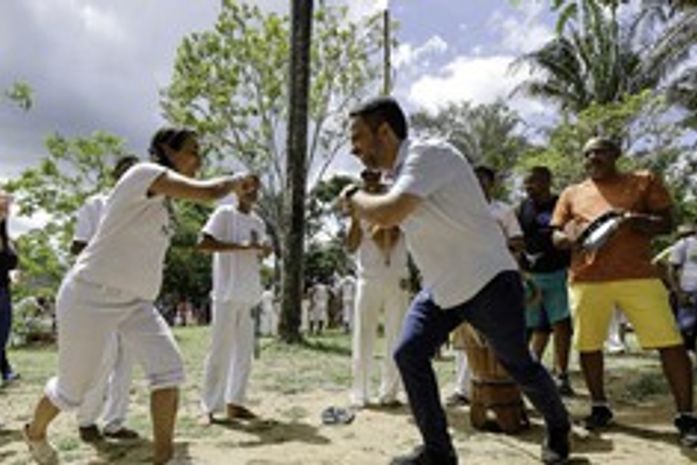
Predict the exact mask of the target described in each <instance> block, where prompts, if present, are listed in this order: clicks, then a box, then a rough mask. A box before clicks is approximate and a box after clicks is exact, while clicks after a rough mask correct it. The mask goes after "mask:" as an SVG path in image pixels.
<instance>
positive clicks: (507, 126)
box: [411, 101, 530, 178]
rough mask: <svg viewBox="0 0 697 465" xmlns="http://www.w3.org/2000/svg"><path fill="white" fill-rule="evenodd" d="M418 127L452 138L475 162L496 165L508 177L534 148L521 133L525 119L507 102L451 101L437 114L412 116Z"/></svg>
mask: <svg viewBox="0 0 697 465" xmlns="http://www.w3.org/2000/svg"><path fill="white" fill-rule="evenodd" d="M411 124H412V127H413V128H414V131H415V132H416V133H417V134H419V135H421V136H429V137H439V138H443V139H446V140H448V141H449V142H450V143H452V144H453V145H454V146H455V147H457V148H458V149H460V150H461V151H462V153H463V154H465V156H466V157H467V158H468V160H469V161H470V163H472V164H474V165H479V164H485V165H488V166H490V167H492V168H494V169H495V170H496V171H497V172H498V173H499V175H500V177H501V178H507V177H508V176H509V175H510V174H511V171H512V168H513V167H514V166H515V164H516V163H517V161H518V158H519V157H520V156H521V155H523V154H524V153H525V151H526V150H528V149H529V148H530V144H529V143H528V141H527V140H526V138H525V137H524V136H523V135H521V124H522V121H521V119H520V117H519V116H518V114H517V113H516V112H514V111H513V110H511V109H510V108H509V107H507V106H506V105H505V104H504V103H503V102H501V101H499V102H495V103H493V104H489V105H478V106H474V107H473V106H472V105H470V104H469V103H468V102H460V103H456V104H455V103H451V104H449V105H447V106H446V107H444V108H443V109H441V110H440V111H438V112H437V113H436V114H428V113H426V112H418V113H416V114H414V115H413V116H412V118H411Z"/></svg>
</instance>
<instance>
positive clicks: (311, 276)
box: [304, 237, 351, 283]
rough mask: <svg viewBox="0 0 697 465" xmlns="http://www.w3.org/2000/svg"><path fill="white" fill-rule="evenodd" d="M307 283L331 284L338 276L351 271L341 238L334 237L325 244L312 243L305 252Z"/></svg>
mask: <svg viewBox="0 0 697 465" xmlns="http://www.w3.org/2000/svg"><path fill="white" fill-rule="evenodd" d="M304 269H305V282H306V283H311V282H324V283H329V282H330V281H331V280H332V279H333V277H334V276H335V275H336V274H337V273H338V274H341V275H343V274H345V273H346V272H347V271H348V270H349V269H351V262H350V259H349V256H348V255H347V253H346V247H345V246H344V243H343V240H342V238H341V237H333V238H331V239H330V240H328V241H325V242H319V241H316V242H311V243H310V244H308V246H307V250H306V252H305V264H304Z"/></svg>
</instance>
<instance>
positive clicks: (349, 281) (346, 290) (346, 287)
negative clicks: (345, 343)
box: [337, 274, 356, 333]
mask: <svg viewBox="0 0 697 465" xmlns="http://www.w3.org/2000/svg"><path fill="white" fill-rule="evenodd" d="M337 284H338V286H337V287H338V289H339V293H340V294H341V304H342V306H341V321H342V323H343V325H344V332H346V333H349V332H351V330H352V329H353V320H354V306H355V302H356V279H355V278H354V277H353V276H352V275H350V274H347V275H346V276H344V277H343V278H341V279H340V280H339V282H338V283H337Z"/></svg>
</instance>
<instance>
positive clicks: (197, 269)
mask: <svg viewBox="0 0 697 465" xmlns="http://www.w3.org/2000/svg"><path fill="white" fill-rule="evenodd" d="M211 213H212V208H211V207H207V206H204V205H201V204H195V203H190V202H180V203H178V204H177V205H176V218H177V229H176V232H175V234H174V237H173V238H172V243H171V246H170V248H169V250H168V251H167V257H166V259H165V268H164V277H163V282H162V291H161V293H160V299H161V301H163V302H165V303H166V304H169V305H175V304H176V302H178V300H179V299H180V298H183V299H188V300H189V301H190V302H191V303H192V304H193V305H194V306H195V307H199V306H201V305H203V304H204V303H205V302H207V300H208V295H209V293H210V290H211V257H210V255H206V254H203V253H201V252H198V251H197V250H196V249H195V248H194V247H195V245H196V241H197V239H198V236H199V232H200V231H201V227H202V225H203V224H205V222H206V220H207V218H208V216H210V214H211Z"/></svg>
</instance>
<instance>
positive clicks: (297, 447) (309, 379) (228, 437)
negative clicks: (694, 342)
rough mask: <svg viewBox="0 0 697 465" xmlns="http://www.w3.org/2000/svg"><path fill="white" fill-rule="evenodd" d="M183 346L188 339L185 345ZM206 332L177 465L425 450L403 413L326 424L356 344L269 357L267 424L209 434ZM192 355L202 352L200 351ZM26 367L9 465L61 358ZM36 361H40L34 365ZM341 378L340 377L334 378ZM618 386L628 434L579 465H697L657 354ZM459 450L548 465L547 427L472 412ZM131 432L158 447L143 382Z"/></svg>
mask: <svg viewBox="0 0 697 465" xmlns="http://www.w3.org/2000/svg"><path fill="white" fill-rule="evenodd" d="M178 336H179V335H178ZM204 339H205V338H203V332H202V330H197V332H192V333H189V334H188V335H186V337H184V338H183V339H180V343H182V345H183V349H184V350H185V352H186V351H187V347H188V354H189V355H188V356H187V363H188V364H190V365H191V366H190V370H189V382H188V384H187V385H186V386H185V389H184V390H183V396H182V403H181V409H180V414H179V421H178V426H177V459H176V461H175V463H177V464H182V465H183V464H197V465H223V464H226V465H227V464H239V465H290V464H293V465H329V464H331V465H386V464H388V463H389V462H390V459H391V458H392V457H393V456H394V455H397V454H400V453H403V452H405V451H409V450H410V449H411V448H412V447H414V446H416V445H418V444H419V437H418V433H417V430H416V427H415V426H414V424H413V421H412V419H411V416H410V413H409V410H408V408H407V407H401V408H397V409H392V410H386V409H377V408H368V409H364V410H361V411H359V412H358V413H357V415H356V419H355V421H354V422H353V423H351V424H349V425H331V426H328V425H323V424H322V422H321V412H322V410H324V409H325V408H327V407H328V406H332V405H335V406H345V405H346V401H347V394H346V386H347V385H348V384H347V383H348V377H347V373H346V371H347V366H348V364H349V361H350V357H349V356H348V354H347V353H346V350H345V349H346V342H345V341H342V342H341V343H340V344H339V346H333V345H331V343H326V344H324V345H322V344H317V345H315V346H314V347H310V348H307V349H303V350H300V351H289V350H288V349H287V348H284V347H276V346H274V347H271V348H270V349H268V350H267V348H265V349H264V353H263V356H262V358H261V359H260V360H258V361H257V363H256V365H255V368H254V370H255V371H254V375H253V377H252V381H251V385H250V393H249V395H250V406H251V407H252V408H253V409H254V410H255V411H256V412H257V413H259V414H260V415H261V416H262V417H263V418H264V419H265V421H263V422H257V423H252V424H242V423H238V424H232V425H217V424H216V425H212V426H208V427H204V426H201V425H199V424H198V418H199V417H198V415H199V410H198V396H197V392H198V385H197V382H198V379H200V368H199V367H200V363H199V361H200V357H201V355H202V354H201V349H200V347H201V345H202V344H203V343H202V342H201V341H202V340H204ZM191 347H194V349H193V350H192V349H191ZM15 358H18V359H19V360H20V361H21V363H24V366H25V367H26V369H25V370H24V372H23V380H22V381H21V382H19V383H17V384H16V385H13V386H10V387H7V388H4V389H2V390H0V421H2V423H3V426H2V427H0V464H2V465H20V464H26V463H30V462H29V458H28V454H27V452H26V449H25V446H24V444H23V443H22V442H21V439H20V436H19V433H18V431H19V428H20V427H21V425H22V423H23V422H24V421H26V419H27V418H28V415H29V412H30V410H31V404H32V403H33V402H34V401H35V399H36V398H37V396H38V395H39V394H40V392H41V386H42V384H43V381H44V380H45V379H46V377H47V375H48V373H50V372H51V370H52V363H54V355H53V353H52V351H51V350H43V351H40V352H32V351H28V352H21V351H20V352H17V353H16V354H15ZM445 358H446V360H444V361H441V362H438V373H439V377H440V378H441V380H442V381H443V386H444V388H443V390H442V393H443V394H444V395H447V394H449V383H450V380H451V377H450V378H449V375H448V373H449V372H450V371H451V367H452V359H450V358H449V357H448V356H447V354H446V357H445ZM30 360H35V361H36V363H34V364H31V363H29V361H30ZM332 370H333V371H332ZM607 373H608V375H607V377H608V379H607V384H608V387H609V389H608V390H609V395H610V397H611V398H612V399H613V407H614V409H615V413H616V420H617V422H616V423H617V424H616V425H615V426H614V427H612V428H611V429H609V430H608V431H606V432H603V433H602V434H589V433H587V432H586V431H585V430H584V429H582V428H580V427H578V426H577V427H575V428H574V431H573V444H574V446H573V457H572V461H571V463H574V464H611V465H620V464H626V465H630V464H631V465H634V464H647V465H648V464H650V465H653V464H661V465H668V464H670V465H673V464H676V465H677V464H687V463H692V462H697V453H696V452H694V451H692V450H685V449H682V448H681V447H679V445H678V444H677V436H676V434H675V431H674V429H673V428H672V426H671V424H670V422H671V420H672V415H673V412H674V409H673V407H672V401H671V399H670V396H669V394H668V388H667V386H666V385H665V381H664V380H663V378H662V376H661V374H660V367H659V365H658V362H657V359H656V357H655V356H653V355H645V354H629V355H624V356H619V357H611V358H609V359H608V363H607ZM579 376H580V375H579V373H578V372H577V370H576V371H575V372H574V373H573V382H574V385H575V387H576V389H577V396H576V397H574V398H571V399H569V400H568V401H567V405H568V407H569V409H570V411H571V412H572V415H573V416H574V418H575V419H577V420H578V419H580V418H581V417H582V416H583V414H585V413H586V410H587V408H588V403H587V402H588V400H587V396H586V393H585V390H584V389H583V388H582V382H581V379H580V377H579ZM448 415H449V419H450V424H451V428H452V434H453V437H454V441H455V446H456V448H457V450H458V452H459V454H460V463H461V464H477V465H494V464H496V465H499V464H502V463H503V464H521V465H524V464H537V463H539V461H538V456H539V451H540V443H541V439H542V434H543V429H542V427H541V422H540V419H539V417H536V416H535V415H534V413H533V414H532V423H533V425H532V428H531V429H530V430H528V431H525V432H524V433H522V434H518V435H515V436H507V435H503V434H496V433H487V432H480V431H476V430H473V429H472V428H471V426H470V424H469V411H468V408H466V407H460V408H450V409H449V410H448ZM129 424H130V426H132V427H134V428H135V429H137V430H138V431H139V432H141V434H142V435H143V436H144V437H145V438H149V437H150V431H149V428H150V423H149V420H148V418H147V392H146V390H145V389H144V386H143V385H142V382H140V381H139V382H136V383H135V386H134V389H133V396H132V414H131V416H130V418H129ZM51 434H52V441H53V442H54V443H55V444H56V446H57V447H58V449H59V451H60V456H61V463H76V464H83V463H84V464H90V465H98V464H99V465H103V464H112V463H113V464H140V463H147V461H148V460H149V457H150V446H151V444H150V443H149V441H148V440H147V439H143V440H139V441H135V442H130V443H127V442H122V443H118V442H111V441H109V442H104V443H101V444H99V445H98V446H96V447H93V446H89V445H86V444H83V443H81V442H80V441H79V439H78V437H77V434H76V423H75V419H74V415H70V414H67V415H62V416H61V417H60V418H59V419H58V421H57V422H56V423H55V424H54V425H53V426H52V428H51Z"/></svg>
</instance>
